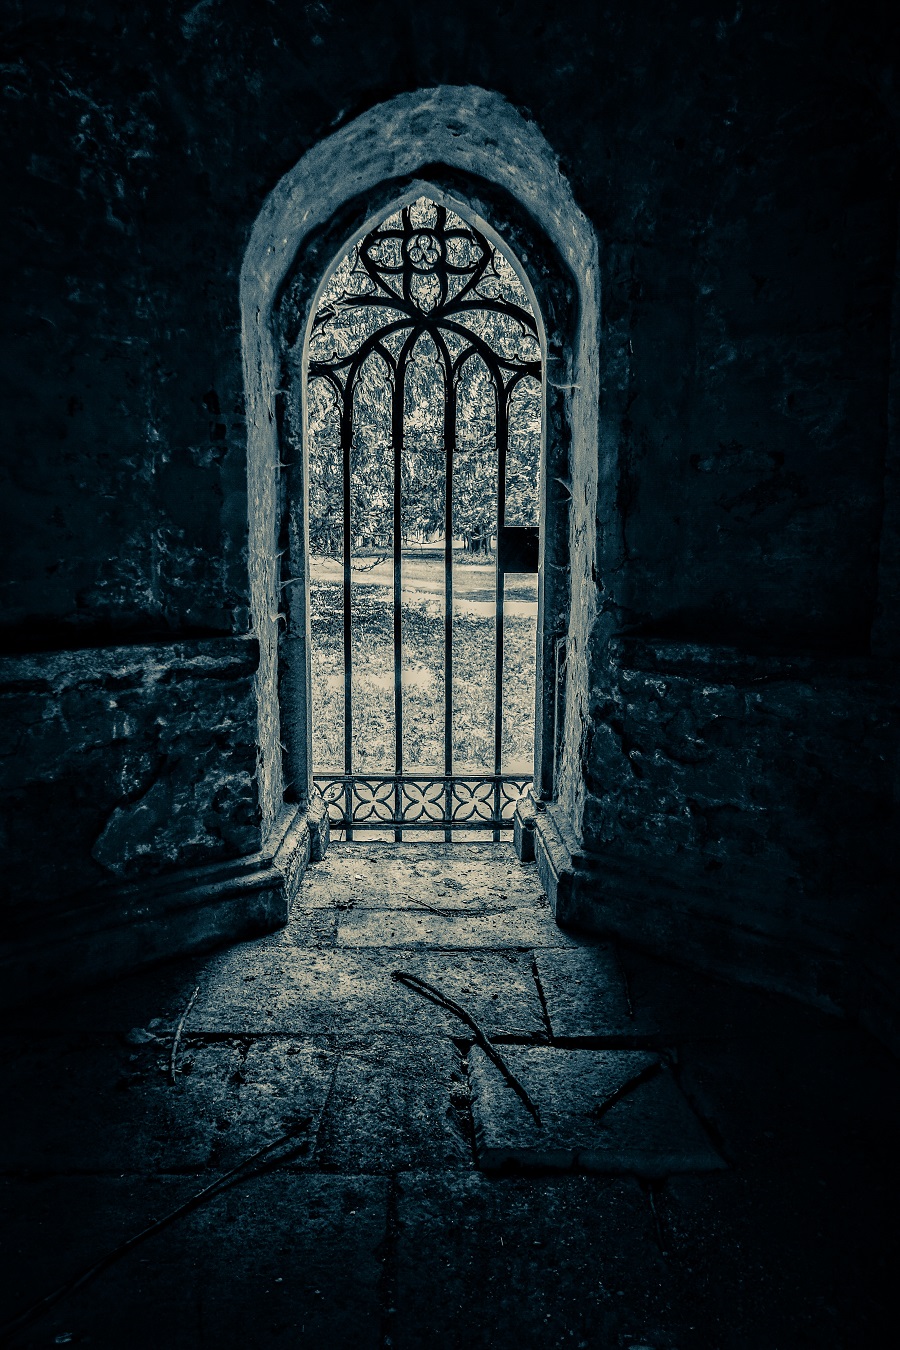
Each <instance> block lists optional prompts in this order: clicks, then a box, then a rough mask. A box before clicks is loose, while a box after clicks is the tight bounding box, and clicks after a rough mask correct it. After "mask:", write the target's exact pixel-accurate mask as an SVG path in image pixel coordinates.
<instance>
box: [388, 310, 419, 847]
mask: <svg viewBox="0 0 900 1350" xmlns="http://www.w3.org/2000/svg"><path fill="white" fill-rule="evenodd" d="M414 334H415V330H414V333H413V334H410V336H409V337H408V338H407V340H406V342H405V343H404V344H403V350H402V351H401V353H400V357H399V359H398V361H397V373H396V375H395V377H394V393H393V399H392V401H391V441H392V443H393V446H394V773H395V774H396V775H397V782H396V783H395V784H394V816H395V819H397V820H401V819H402V816H401V807H402V793H401V788H400V775H401V774H402V773H403V625H402V620H401V606H402V602H403V571H402V565H403V412H404V404H405V394H406V362H407V358H408V356H409V353H410V351H411V350H412V345H413V341H414ZM402 838H403V831H402V830H401V829H400V828H399V827H398V828H397V829H395V830H394V842H395V843H398V844H399V843H400V842H401V840H402Z"/></svg>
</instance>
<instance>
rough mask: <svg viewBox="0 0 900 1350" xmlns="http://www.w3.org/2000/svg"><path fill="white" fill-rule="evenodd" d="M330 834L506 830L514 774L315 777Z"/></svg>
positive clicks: (525, 781) (519, 783)
mask: <svg viewBox="0 0 900 1350" xmlns="http://www.w3.org/2000/svg"><path fill="white" fill-rule="evenodd" d="M315 782H316V785H317V787H318V789H319V791H320V792H321V794H322V798H323V800H324V802H325V806H326V808H327V810H328V819H329V822H330V824H331V828H332V829H333V830H347V831H355V830H386V829H387V830H390V829H393V830H397V831H399V830H401V829H414V830H450V829H457V830H458V829H465V830H493V831H494V832H495V833H496V832H497V831H499V830H511V829H512V825H513V815H514V813H515V809H516V802H517V801H518V800H519V798H520V796H521V795H522V793H523V792H524V790H525V788H527V787H528V786H529V784H530V783H531V782H532V779H531V777H530V776H528V777H522V776H521V775H520V774H433V775H428V774H410V775H409V776H407V775H405V774H402V775H401V774H372V773H369V774H355V773H317V774H316V775H315Z"/></svg>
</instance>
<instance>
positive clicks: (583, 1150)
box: [469, 1046, 725, 1178]
mask: <svg viewBox="0 0 900 1350" xmlns="http://www.w3.org/2000/svg"><path fill="white" fill-rule="evenodd" d="M502 1054H503V1058H504V1060H505V1061H506V1063H507V1065H508V1066H509V1068H510V1069H511V1070H512V1072H513V1073H514V1074H515V1076H516V1077H517V1078H518V1079H519V1081H520V1083H521V1084H522V1085H523V1086H524V1088H525V1090H526V1091H527V1092H528V1094H529V1096H530V1097H531V1099H532V1101H533V1102H534V1103H535V1105H536V1106H537V1108H538V1109H539V1111H540V1115H541V1122H542V1124H541V1126H538V1125H537V1123H536V1122H535V1120H534V1119H533V1117H532V1115H531V1114H530V1113H529V1111H528V1109H527V1107H526V1106H525V1104H524V1103H523V1101H522V1100H521V1098H520V1097H519V1096H518V1094H517V1093H516V1092H515V1091H514V1090H513V1089H512V1087H511V1086H510V1085H509V1083H508V1082H507V1081H506V1079H505V1078H504V1077H503V1075H502V1074H501V1073H500V1071H499V1069H497V1067H496V1066H495V1065H494V1064H492V1063H491V1061H490V1060H489V1059H488V1057H487V1055H486V1054H485V1053H484V1051H483V1050H481V1049H480V1048H478V1047H475V1048H474V1049H473V1050H472V1052H471V1054H470V1056H469V1075H470V1081H471V1085H472V1113H473V1118H474V1124H475V1144H476V1151H477V1156H478V1162H479V1165H480V1166H481V1167H482V1168H483V1169H484V1170H486V1171H493V1170H496V1169H497V1168H500V1167H502V1166H503V1165H504V1164H506V1163H518V1164H520V1165H523V1166H526V1167H542V1168H550V1169H555V1170H562V1169H566V1168H570V1167H574V1166H577V1167H581V1168H584V1169H585V1170H587V1171H592V1172H607V1173H626V1172H628V1173H632V1174H634V1175H637V1176H642V1177H653V1178H656V1177H666V1176H670V1175H671V1174H673V1173H676V1172H709V1171H715V1170H718V1169H720V1168H723V1167H724V1166H725V1163H724V1162H723V1160H722V1158H721V1157H720V1156H719V1154H718V1153H717V1152H716V1151H715V1149H714V1148H713V1147H712V1145H711V1144H710V1142H709V1140H708V1139H707V1137H706V1134H705V1132H704V1130H703V1128H702V1127H701V1125H700V1122H699V1121H698V1120H697V1117H696V1116H695V1115H694V1113H693V1112H692V1111H691V1109H690V1107H689V1105H688V1103H687V1101H686V1100H685V1098H684V1096H683V1095H682V1093H681V1092H680V1091H679V1089H678V1086H677V1085H676V1083H675V1081H674V1079H673V1077H672V1074H671V1071H670V1070H669V1069H668V1068H667V1067H666V1066H665V1063H664V1061H663V1060H662V1059H661V1058H660V1056H659V1055H656V1054H652V1053H649V1052H646V1051H642V1050H561V1049H556V1048H550V1047H518V1046H517V1047H509V1048H507V1047H504V1049H503V1051H502Z"/></svg>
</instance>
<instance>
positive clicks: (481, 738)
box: [311, 540, 537, 840]
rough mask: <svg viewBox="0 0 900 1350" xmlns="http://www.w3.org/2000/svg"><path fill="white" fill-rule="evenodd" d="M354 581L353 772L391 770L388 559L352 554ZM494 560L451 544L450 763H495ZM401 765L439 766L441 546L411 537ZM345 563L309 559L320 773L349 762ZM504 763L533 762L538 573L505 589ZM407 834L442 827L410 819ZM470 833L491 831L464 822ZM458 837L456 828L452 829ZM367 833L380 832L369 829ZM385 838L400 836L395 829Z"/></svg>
mask: <svg viewBox="0 0 900 1350" xmlns="http://www.w3.org/2000/svg"><path fill="white" fill-rule="evenodd" d="M354 562H355V564H356V566H355V567H354V570H353V573H352V577H353V584H352V587H351V642H352V657H353V664H352V679H351V697H352V727H353V772H354V773H360V774H365V773H366V772H369V773H392V772H393V771H394V725H395V724H394V655H393V564H392V560H391V559H390V558H384V557H383V555H380V554H375V555H374V556H372V557H368V558H362V557H360V558H356V559H354ZM495 578H496V572H495V562H494V558H493V557H492V556H490V557H483V556H473V555H471V554H469V553H467V552H466V551H465V550H464V549H463V548H462V546H459V547H455V548H454V554H453V590H454V598H453V651H454V659H453V721H452V733H453V770H454V772H456V773H478V772H484V773H492V772H493V768H494V688H495V681H494V673H495V666H494V662H495V651H496V627H495V584H496V581H495ZM402 584H403V591H402V606H401V615H402V652H403V666H402V689H403V757H404V764H403V768H404V772H405V773H407V774H412V773H415V772H417V771H418V772H423V773H434V774H440V773H442V772H443V771H444V603H445V599H444V546H443V541H442V540H433V541H431V542H430V543H428V544H423V545H414V544H408V545H406V546H404V550H403V568H402ZM342 585H343V570H342V567H341V564H340V562H338V561H337V560H335V559H333V558H329V557H323V556H321V555H318V556H317V555H313V557H312V559H311V609H312V687H313V755H314V761H313V763H314V770H315V772H317V773H328V772H338V773H340V772H342V771H343V768H344V648H343V617H342V616H343V611H342V600H341V596H342ZM504 610H505V613H504V643H503V646H504V674H503V740H502V751H503V758H502V766H501V768H502V772H503V773H520V772H521V773H522V774H523V775H525V776H528V775H530V774H531V772H532V767H533V755H534V691H535V649H536V633H537V578H536V577H535V576H531V575H515V576H508V577H507V578H506V582H505V588H504ZM403 833H404V838H405V839H415V838H416V837H421V838H423V839H424V838H431V839H432V840H433V839H434V838H435V836H434V834H433V833H430V832H425V831H418V832H417V831H412V830H406V829H404V832H403ZM466 834H467V836H468V837H471V838H483V837H485V835H484V834H479V833H477V832H475V831H471V832H466ZM454 835H455V837H458V836H456V832H454ZM364 837H366V838H373V837H376V836H375V834H374V833H373V832H370V831H366V832H365V835H364ZM388 837H393V836H392V835H390V836H388Z"/></svg>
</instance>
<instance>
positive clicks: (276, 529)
mask: <svg viewBox="0 0 900 1350" xmlns="http://www.w3.org/2000/svg"><path fill="white" fill-rule="evenodd" d="M422 195H427V196H430V197H432V198H435V199H439V200H443V201H445V202H446V203H447V205H448V206H449V207H451V209H452V210H453V211H454V212H456V214H458V215H459V216H461V217H462V218H463V219H464V220H467V221H469V222H470V223H471V224H472V225H473V226H475V227H477V228H478V229H479V230H481V231H482V232H483V233H484V234H485V235H486V237H488V238H490V239H493V240H495V241H497V242H500V241H503V242H504V243H505V244H506V245H508V249H509V251H510V252H511V253H512V255H513V256H514V257H516V258H517V259H518V260H519V261H520V262H521V264H522V267H523V277H522V279H523V280H524V281H525V283H526V284H527V286H528V287H529V289H530V292H531V295H532V297H533V300H534V303H535V308H536V311H537V312H539V313H540V314H541V315H542V316H543V321H544V326H545V384H546V389H547V404H546V408H545V418H544V437H545V445H544V451H543V457H542V458H543V468H542V475H541V515H542V520H543V523H544V530H543V533H542V558H541V569H540V577H541V583H540V611H541V614H542V619H543V630H542V634H541V639H540V643H539V653H538V688H539V691H540V692H539V704H540V706H539V710H538V717H537V726H536V741H535V761H536V773H535V794H536V796H537V798H538V799H539V800H544V801H547V800H550V799H551V798H553V799H555V800H556V801H558V803H559V805H560V807H561V810H562V813H563V816H564V817H565V818H566V820H567V821H569V822H570V824H571V826H572V828H573V830H574V832H575V833H576V835H577V832H578V828H579V823H580V822H579V811H580V803H581V798H582V795H583V792H582V768H581V742H582V727H583V725H584V720H585V716H586V704H587V683H588V681H587V671H588V654H587V649H588V639H589V634H590V631H591V627H592V625H593V622H594V618H595V594H596V585H595V581H594V554H595V543H596V518H595V517H596V501H597V465H598V446H599V422H598V418H599V377H598V366H599V362H598V347H599V277H598V267H597V246H596V239H595V236H594V233H593V230H592V229H591V227H590V225H589V223H588V221H587V220H586V219H585V217H584V216H583V215H582V213H581V212H580V211H579V209H578V208H577V206H576V205H575V203H574V200H573V198H572V194H571V190H570V188H569V186H568V184H567V182H566V181H565V179H564V178H563V177H562V175H561V174H560V172H559V168H558V165H557V162H556V159H555V156H554V155H553V152H552V151H551V149H550V147H549V146H548V145H547V143H546V141H545V140H544V138H543V137H542V136H541V134H540V132H539V131H538V129H537V128H536V126H535V125H534V124H533V123H531V122H528V121H526V120H525V118H523V117H522V116H521V115H520V114H519V113H517V112H516V111H515V110H514V109H513V108H512V107H511V106H510V105H509V104H508V103H506V101H505V100H503V99H502V98H500V97H499V96H498V95H496V94H493V93H490V92H488V91H485V90H481V89H477V88H471V87H463V88H455V87H441V88H437V89H432V90H426V91H422V92H419V93H416V94H405V95H401V96H399V97H398V98H396V99H393V100H391V101H390V102H388V103H384V104H381V105H379V106H378V107H375V108H373V109H371V110H370V111H369V112H367V113H364V114H363V115H362V116H360V117H359V118H357V119H356V120H355V121H353V122H351V123H349V124H348V125H347V126H346V127H343V128H342V129H341V130H340V131H338V132H336V133H335V134H334V135H333V136H330V137H328V138H327V139H326V140H324V141H322V142H320V143H319V144H318V145H316V146H315V147H314V148H313V149H312V150H310V151H309V152H308V153H307V154H306V155H305V156H304V157H303V158H302V159H301V160H300V162H299V163H298V164H297V165H296V166H295V168H294V169H292V170H291V171H290V172H289V173H288V174H286V175H285V177H284V178H283V179H282V180H281V182H280V183H279V184H278V185H277V186H276V187H275V188H274V189H273V191H272V192H271V193H270V195H269V197H268V198H267V199H266V202H265V204H264V206H263V209H262V211H261V213H260V215H259V217H258V219H257V221H256V224H255V226H254V229H253V231H252V234H251V238H250V242H249V244H248V248H247V252H246V255H245V259H244V265H243V268H242V272H241V309H242V335H243V350H244V377H245V395H246V412H247V433H248V499H249V517H250V519H249V525H250V534H249V567H250V591H251V605H252V611H253V619H254V627H255V632H256V636H257V638H258V641H259V648H260V665H259V672H258V676H257V698H258V723H259V766H258V786H259V793H260V805H261V812H262V819H263V832H264V835H265V834H266V833H268V832H271V831H272V830H273V829H274V828H275V826H276V823H277V822H279V821H282V822H283V820H284V817H285V811H286V806H285V804H286V803H287V809H288V810H290V811H291V812H292V813H293V814H297V813H299V814H300V815H301V816H302V815H304V814H307V813H309V812H310V806H311V800H312V760H311V754H310V707H311V699H310V684H309V679H310V676H309V612H308V599H307V591H308V578H307V556H308V550H307V528H308V526H307V520H306V515H305V472H306V470H305V464H304V454H305V450H304V446H303V444H302V437H301V443H300V444H297V443H296V441H295V440H292V439H291V438H289V437H288V436H286V434H285V395H286V392H287V390H288V388H289V386H290V372H289V370H288V369H287V367H286V352H287V350H288V349H289V348H290V347H292V346H293V347H295V346H296V339H297V332H296V331H295V332H293V333H288V332H286V331H285V329H284V326H283V325H284V322H285V317H284V315H283V314H282V313H281V312H280V309H279V304H280V300H281V297H282V295H283V294H284V290H285V287H286V286H287V285H288V283H290V285H291V287H292V297H293V303H292V306H291V314H292V316H293V317H292V319H291V322H293V323H296V324H298V325H302V327H303V331H305V330H306V329H307V327H308V321H309V316H310V314H311V313H312V312H314V308H315V305H316V303H317V299H318V294H319V291H320V288H321V287H322V285H323V284H324V281H325V279H326V278H327V277H328V276H329V275H330V273H331V270H332V267H333V265H334V262H335V261H336V259H337V258H338V257H339V256H340V254H341V252H342V251H343V250H345V249H346V247H347V244H348V241H352V240H354V239H358V238H361V237H362V236H363V234H364V233H365V232H366V231H367V230H368V229H371V228H372V227H373V226H374V225H375V224H376V223H377V221H378V220H380V219H383V218H384V217H385V216H386V215H388V214H389V213H390V212H391V211H392V210H396V209H397V207H398V205H401V204H402V203H403V202H405V201H411V200H414V199H415V198H416V197H418V196H422ZM301 345H302V344H301ZM563 672H565V683H564V684H563Z"/></svg>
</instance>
